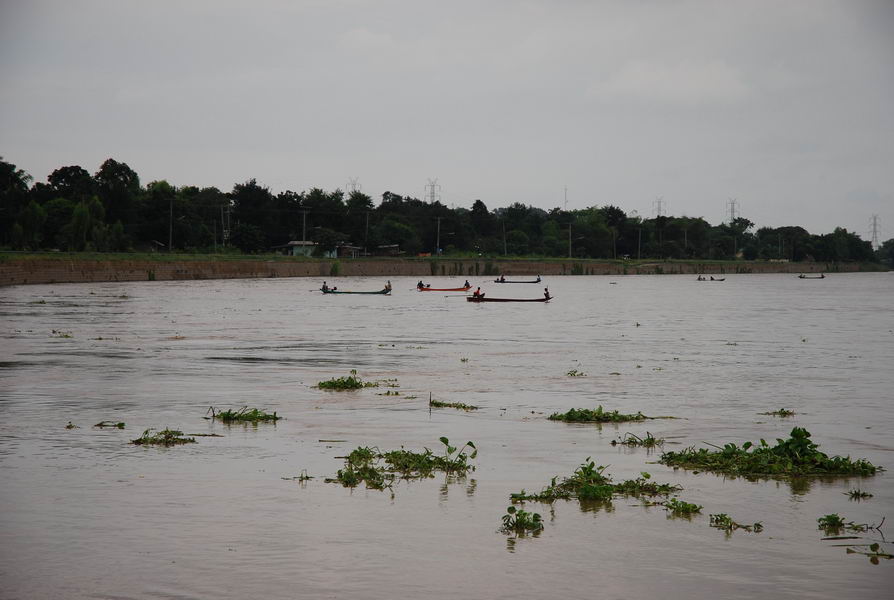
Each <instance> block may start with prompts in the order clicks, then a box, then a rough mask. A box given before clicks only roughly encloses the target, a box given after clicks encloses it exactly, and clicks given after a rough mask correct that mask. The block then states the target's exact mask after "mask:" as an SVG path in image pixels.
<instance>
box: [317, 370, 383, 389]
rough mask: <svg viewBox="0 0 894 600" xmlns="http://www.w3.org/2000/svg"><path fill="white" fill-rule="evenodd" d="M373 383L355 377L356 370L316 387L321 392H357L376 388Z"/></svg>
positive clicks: (375, 384) (376, 384)
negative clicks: (362, 389)
mask: <svg viewBox="0 0 894 600" xmlns="http://www.w3.org/2000/svg"><path fill="white" fill-rule="evenodd" d="M378 385H379V384H378V383H376V382H374V381H363V380H362V379H361V378H360V377H358V376H357V369H351V374H350V375H348V376H346V377H338V378H332V379H327V380H326V381H321V382H320V383H318V384H317V387H318V388H320V389H321V390H359V389H361V388H367V387H378Z"/></svg>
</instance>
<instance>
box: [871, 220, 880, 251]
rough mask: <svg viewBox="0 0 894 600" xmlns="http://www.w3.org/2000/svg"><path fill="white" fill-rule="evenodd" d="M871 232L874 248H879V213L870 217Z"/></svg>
mask: <svg viewBox="0 0 894 600" xmlns="http://www.w3.org/2000/svg"><path fill="white" fill-rule="evenodd" d="M869 226H870V228H871V229H870V230H869V231H870V233H871V234H872V242H871V244H872V249H873V250H878V248H879V243H878V234H879V229H880V228H879V224H878V215H872V218H871V219H869Z"/></svg>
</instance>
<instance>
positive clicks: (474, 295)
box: [472, 286, 484, 298]
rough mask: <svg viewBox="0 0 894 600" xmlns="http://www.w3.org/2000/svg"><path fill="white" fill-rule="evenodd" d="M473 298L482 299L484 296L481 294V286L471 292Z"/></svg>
mask: <svg viewBox="0 0 894 600" xmlns="http://www.w3.org/2000/svg"><path fill="white" fill-rule="evenodd" d="M472 297H473V298H484V294H482V293H481V286H478V289H477V290H475V291H474V292H472Z"/></svg>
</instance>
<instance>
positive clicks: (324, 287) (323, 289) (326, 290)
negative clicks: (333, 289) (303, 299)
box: [320, 281, 329, 292]
mask: <svg viewBox="0 0 894 600" xmlns="http://www.w3.org/2000/svg"><path fill="white" fill-rule="evenodd" d="M320 290H321V291H324V292H328V291H329V286H328V285H326V282H325V281H324V282H323V287H321V288H320Z"/></svg>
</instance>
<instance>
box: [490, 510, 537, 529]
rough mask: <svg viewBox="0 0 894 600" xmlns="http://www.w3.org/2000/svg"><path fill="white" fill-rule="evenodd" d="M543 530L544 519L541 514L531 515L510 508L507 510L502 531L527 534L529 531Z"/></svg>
mask: <svg viewBox="0 0 894 600" xmlns="http://www.w3.org/2000/svg"><path fill="white" fill-rule="evenodd" d="M541 529H543V518H542V517H541V516H540V513H530V512H528V511H526V510H522V509H520V508H516V507H514V506H510V507H508V508H506V514H505V515H503V526H502V527H501V528H500V531H503V532H505V533H512V532H515V533H520V534H525V533H527V532H529V531H540V530H541Z"/></svg>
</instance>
